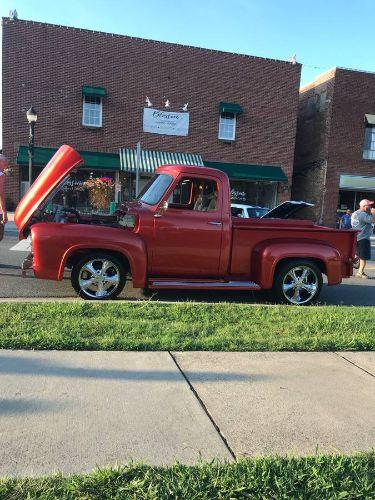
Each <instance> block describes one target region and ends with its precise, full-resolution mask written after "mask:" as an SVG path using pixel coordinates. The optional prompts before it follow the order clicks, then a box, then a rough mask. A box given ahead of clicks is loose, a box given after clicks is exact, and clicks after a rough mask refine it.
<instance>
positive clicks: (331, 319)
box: [0, 302, 375, 351]
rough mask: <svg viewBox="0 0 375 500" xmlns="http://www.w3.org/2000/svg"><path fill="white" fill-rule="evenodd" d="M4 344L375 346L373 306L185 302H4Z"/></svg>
mask: <svg viewBox="0 0 375 500" xmlns="http://www.w3.org/2000/svg"><path fill="white" fill-rule="evenodd" d="M0 348H5V349H20V348H24V349H77V350H218V351H223V350H227V351H266V350H267V351H283V350H295V351H299V350H301V351H302V350H303V351H325V350H374V349H375V308H366V307H344V306H342V307H337V306H319V307H289V306H266V305H263V306H262V305H261V306H253V305H246V304H245V305H244V304H228V303H222V304H192V303H186V302H185V303H179V304H167V303H156V302H139V303H131V304H130V303H123V302H115V303H99V304H98V303H88V302H76V303H52V302H48V303H39V304H35V303H34V304H32V303H2V304H0Z"/></svg>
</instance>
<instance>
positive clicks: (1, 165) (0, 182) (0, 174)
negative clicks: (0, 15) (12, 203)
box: [0, 151, 8, 234]
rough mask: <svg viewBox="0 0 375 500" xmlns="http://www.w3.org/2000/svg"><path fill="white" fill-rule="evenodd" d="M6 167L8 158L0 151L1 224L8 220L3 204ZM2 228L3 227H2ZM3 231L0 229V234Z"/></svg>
mask: <svg viewBox="0 0 375 500" xmlns="http://www.w3.org/2000/svg"><path fill="white" fill-rule="evenodd" d="M7 168H8V160H7V159H6V157H5V156H4V155H3V154H2V152H1V151H0V224H2V225H3V226H4V225H5V224H6V223H7V222H8V217H7V209H6V206H5V190H4V170H6V169H7ZM2 229H4V227H2ZM2 233H3V231H1V234H2Z"/></svg>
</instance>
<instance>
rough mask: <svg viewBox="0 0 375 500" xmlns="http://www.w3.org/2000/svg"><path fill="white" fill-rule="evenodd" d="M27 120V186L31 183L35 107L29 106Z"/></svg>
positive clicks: (35, 117) (35, 118)
mask: <svg viewBox="0 0 375 500" xmlns="http://www.w3.org/2000/svg"><path fill="white" fill-rule="evenodd" d="M26 118H27V121H28V122H29V125H30V129H29V147H28V150H29V187H30V186H31V184H32V174H33V157H34V127H35V122H36V120H37V118H38V116H37V114H36V111H35V109H34V108H33V107H32V106H31V108H30V109H29V110H28V111H27V113H26Z"/></svg>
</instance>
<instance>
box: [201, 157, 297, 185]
mask: <svg viewBox="0 0 375 500" xmlns="http://www.w3.org/2000/svg"><path fill="white" fill-rule="evenodd" d="M203 163H204V165H205V166H206V167H211V168H216V169H218V170H222V171H223V172H225V173H226V174H227V176H228V177H229V179H233V180H243V181H275V182H286V181H287V180H288V178H287V176H286V175H285V174H284V172H283V169H282V168H281V167H276V166H271V165H246V164H242V163H222V162H216V161H204V162H203Z"/></svg>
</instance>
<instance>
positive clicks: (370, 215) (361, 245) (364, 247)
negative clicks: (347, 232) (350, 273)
mask: <svg viewBox="0 0 375 500" xmlns="http://www.w3.org/2000/svg"><path fill="white" fill-rule="evenodd" d="M373 205H374V202H373V201H371V200H367V199H364V200H361V201H360V203H359V210H356V211H355V212H353V214H352V228H353V229H356V230H357V231H358V234H357V254H358V257H359V268H358V272H357V274H356V277H357V278H365V279H368V278H369V276H367V274H366V273H365V267H366V262H367V261H368V260H369V259H371V242H370V236H371V235H372V225H373V224H374V223H375V208H374V207H373Z"/></svg>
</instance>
